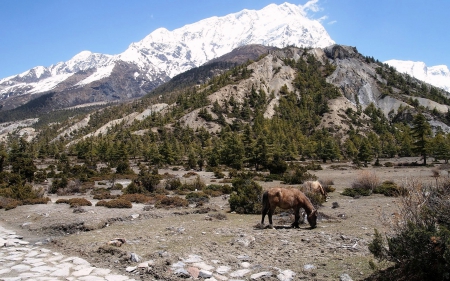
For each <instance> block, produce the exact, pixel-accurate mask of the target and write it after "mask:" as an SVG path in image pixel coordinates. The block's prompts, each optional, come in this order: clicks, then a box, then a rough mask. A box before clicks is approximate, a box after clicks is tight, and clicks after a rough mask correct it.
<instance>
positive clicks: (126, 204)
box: [95, 198, 133, 208]
mask: <svg viewBox="0 0 450 281" xmlns="http://www.w3.org/2000/svg"><path fill="white" fill-rule="evenodd" d="M95 206H96V207H97V206H98V207H100V206H103V207H107V208H132V207H133V205H132V204H131V202H130V201H128V200H125V199H120V198H119V199H113V200H109V201H106V200H100V201H98V202H97V204H95Z"/></svg>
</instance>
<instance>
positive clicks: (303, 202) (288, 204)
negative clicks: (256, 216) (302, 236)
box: [261, 187, 317, 228]
mask: <svg viewBox="0 0 450 281" xmlns="http://www.w3.org/2000/svg"><path fill="white" fill-rule="evenodd" d="M262 205H263V208H262V219H261V225H264V217H265V216H266V214H268V216H269V224H270V226H271V227H272V215H273V212H274V211H275V208H276V207H280V208H281V209H294V215H295V221H294V223H292V227H294V228H299V225H298V223H299V219H300V208H303V209H305V211H306V215H307V219H308V222H309V225H310V226H311V228H315V227H316V224H317V210H316V209H315V208H314V206H313V205H312V204H311V201H309V199H308V197H306V195H305V194H304V193H303V192H301V191H300V190H298V189H296V188H281V187H274V188H271V189H269V190H268V191H266V192H264V194H263V203H262Z"/></svg>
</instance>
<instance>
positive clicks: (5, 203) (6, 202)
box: [0, 196, 22, 210]
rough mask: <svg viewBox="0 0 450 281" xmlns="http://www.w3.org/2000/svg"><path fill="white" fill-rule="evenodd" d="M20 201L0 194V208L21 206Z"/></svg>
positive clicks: (8, 208)
mask: <svg viewBox="0 0 450 281" xmlns="http://www.w3.org/2000/svg"><path fill="white" fill-rule="evenodd" d="M21 205H22V201H20V200H16V199H12V198H6V197H1V196H0V209H5V210H11V209H14V208H16V207H17V206H21Z"/></svg>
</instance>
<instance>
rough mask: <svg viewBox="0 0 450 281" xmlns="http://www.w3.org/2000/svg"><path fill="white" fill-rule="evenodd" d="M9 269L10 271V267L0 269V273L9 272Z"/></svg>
mask: <svg viewBox="0 0 450 281" xmlns="http://www.w3.org/2000/svg"><path fill="white" fill-rule="evenodd" d="M10 271H11V268H4V269H0V275H2V274H5V273H9V272H10Z"/></svg>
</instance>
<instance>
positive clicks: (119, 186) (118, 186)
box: [111, 183, 123, 190]
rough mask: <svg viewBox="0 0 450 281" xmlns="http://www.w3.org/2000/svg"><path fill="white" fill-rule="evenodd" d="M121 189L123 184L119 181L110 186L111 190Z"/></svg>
mask: <svg viewBox="0 0 450 281" xmlns="http://www.w3.org/2000/svg"><path fill="white" fill-rule="evenodd" d="M122 189H123V185H122V184H121V183H115V184H114V185H113V186H112V187H111V190H122Z"/></svg>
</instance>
